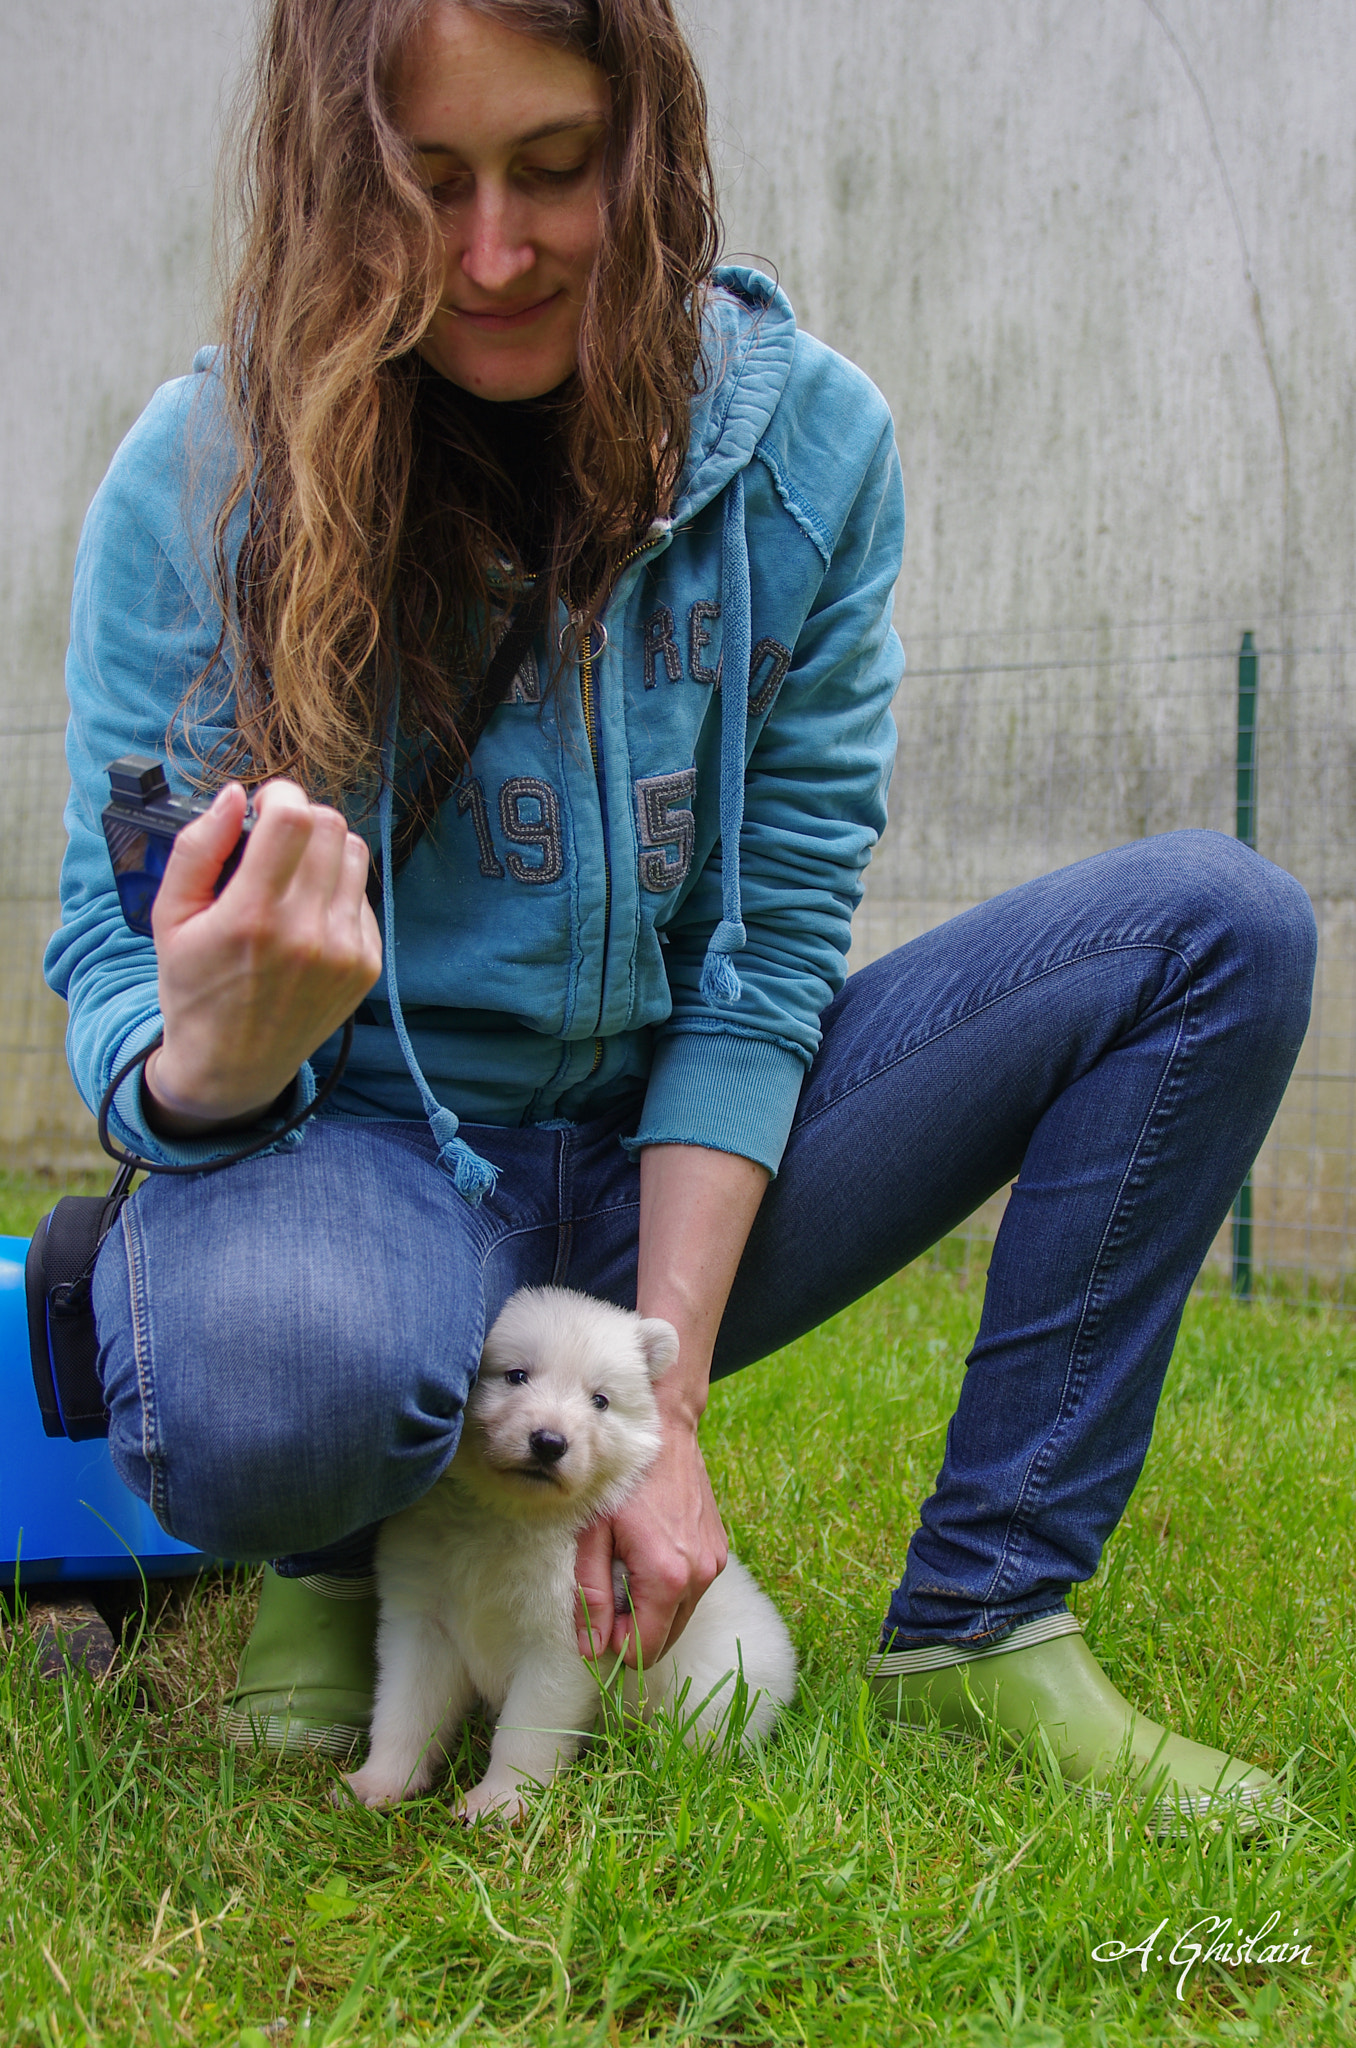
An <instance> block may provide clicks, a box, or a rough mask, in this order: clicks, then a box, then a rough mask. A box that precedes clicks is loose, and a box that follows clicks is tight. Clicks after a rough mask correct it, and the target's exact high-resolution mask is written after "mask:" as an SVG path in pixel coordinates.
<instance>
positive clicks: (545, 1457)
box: [527, 1429, 570, 1468]
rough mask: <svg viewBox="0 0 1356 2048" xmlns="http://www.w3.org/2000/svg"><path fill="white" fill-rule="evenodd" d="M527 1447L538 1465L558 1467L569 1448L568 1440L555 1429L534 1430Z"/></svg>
mask: <svg viewBox="0 0 1356 2048" xmlns="http://www.w3.org/2000/svg"><path fill="white" fill-rule="evenodd" d="M527 1447H528V1449H529V1450H530V1451H531V1453H532V1455H533V1457H534V1458H535V1459H536V1461H537V1463H538V1464H539V1465H545V1466H547V1467H548V1468H549V1467H550V1466H552V1465H558V1464H559V1463H560V1461H561V1459H562V1458H563V1457H564V1455H565V1453H566V1451H568V1450H569V1448H570V1440H569V1438H568V1437H566V1436H562V1435H561V1434H560V1432H559V1430H555V1429H534V1430H533V1432H532V1434H531V1436H530V1437H529V1438H528V1440H527Z"/></svg>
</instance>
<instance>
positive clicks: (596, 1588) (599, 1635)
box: [574, 1522, 615, 1657]
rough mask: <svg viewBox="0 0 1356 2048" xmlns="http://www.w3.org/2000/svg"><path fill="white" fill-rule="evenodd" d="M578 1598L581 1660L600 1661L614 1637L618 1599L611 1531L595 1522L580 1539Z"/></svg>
mask: <svg viewBox="0 0 1356 2048" xmlns="http://www.w3.org/2000/svg"><path fill="white" fill-rule="evenodd" d="M574 1568H575V1579H576V1590H577V1593H578V1598H577V1599H576V1601H575V1604H574V1624H575V1628H576V1630H577V1632H578V1638H579V1654H580V1656H581V1657H601V1656H602V1654H603V1652H604V1650H605V1649H606V1648H607V1645H608V1640H609V1638H610V1636H611V1634H612V1623H613V1614H614V1608H615V1596H614V1594H613V1591H612V1530H611V1527H610V1525H609V1524H608V1523H607V1522H595V1523H594V1524H593V1526H592V1527H591V1528H588V1529H585V1530H584V1532H583V1534H582V1535H581V1536H580V1538H579V1548H578V1551H577V1553H576V1556H575V1567H574Z"/></svg>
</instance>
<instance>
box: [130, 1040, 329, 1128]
mask: <svg viewBox="0 0 1356 2048" xmlns="http://www.w3.org/2000/svg"><path fill="white" fill-rule="evenodd" d="M164 1050H165V1049H164V1047H163V1046H157V1047H156V1049H155V1051H154V1052H153V1053H152V1054H151V1056H150V1058H149V1059H148V1060H147V1061H146V1063H145V1065H144V1066H143V1067H142V1069H141V1108H142V1114H143V1115H144V1116H145V1118H146V1122H147V1123H148V1124H149V1126H150V1128H151V1129H152V1130H153V1131H154V1132H155V1134H156V1136H157V1137H161V1138H206V1137H210V1136H211V1135H212V1133H213V1132H215V1131H234V1130H244V1129H247V1128H248V1127H249V1126H250V1125H252V1124H257V1123H260V1122H262V1121H263V1119H264V1118H265V1117H268V1116H270V1115H275V1114H281V1113H282V1111H283V1109H284V1107H285V1106H286V1105H287V1104H289V1103H290V1100H291V1097H292V1095H293V1093H294V1091H295V1089H296V1085H297V1078H296V1075H295V1074H294V1075H293V1076H292V1078H291V1080H290V1081H288V1082H287V1083H286V1085H285V1086H284V1087H282V1088H280V1089H279V1091H278V1093H277V1094H276V1095H274V1096H271V1097H269V1098H268V1099H267V1100H266V1101H263V1102H260V1103H258V1104H256V1105H247V1106H246V1107H245V1108H243V1109H236V1108H234V1107H232V1108H230V1109H228V1110H225V1111H223V1112H217V1111H214V1110H212V1109H205V1108H203V1107H201V1106H200V1105H198V1104H197V1103H194V1102H190V1101H187V1100H185V1099H183V1098H182V1097H180V1096H178V1095H176V1093H175V1091H174V1089H173V1087H172V1086H167V1085H166V1083H165V1078H164V1076H163V1074H162V1072H161V1064H162V1056H163V1054H164Z"/></svg>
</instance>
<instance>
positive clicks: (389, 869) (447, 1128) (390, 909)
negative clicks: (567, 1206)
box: [378, 624, 499, 1208]
mask: <svg viewBox="0 0 1356 2048" xmlns="http://www.w3.org/2000/svg"><path fill="white" fill-rule="evenodd" d="M392 648H393V659H394V664H395V702H394V704H393V705H392V706H391V725H390V730H389V732H388V733H387V735H386V744H385V746H384V747H383V748H382V761H381V806H380V810H379V812H378V822H379V824H380V828H381V920H382V946H383V951H384V958H385V964H386V1000H387V1002H388V1003H389V1004H390V1006H391V1023H392V1024H393V1025H394V1027H395V1035H396V1041H397V1043H398V1044H399V1046H400V1051H401V1054H402V1056H403V1058H404V1061H405V1065H406V1066H407V1067H408V1068H409V1070H410V1079H411V1080H412V1081H413V1082H414V1085H415V1087H416V1088H417V1089H418V1090H419V1099H420V1101H421V1102H422V1103H423V1105H424V1115H425V1116H426V1117H427V1118H428V1127H429V1129H430V1130H431V1131H432V1133H433V1135H434V1137H435V1138H436V1139H437V1141H438V1164H439V1166H441V1168H442V1169H443V1172H444V1173H445V1174H447V1175H448V1176H449V1178H450V1179H451V1182H452V1185H453V1186H454V1187H455V1188H456V1190H457V1193H458V1194H459V1195H462V1196H464V1197H465V1199H466V1200H467V1201H468V1202H469V1203H470V1204H471V1206H472V1208H478V1207H479V1205H480V1202H481V1199H482V1197H483V1196H485V1195H488V1194H490V1193H492V1192H493V1189H494V1184H495V1182H496V1180H497V1179H498V1178H499V1169H498V1167H496V1166H491V1164H490V1162H489V1160H488V1159H482V1158H481V1156H480V1154H479V1153H478V1152H473V1151H472V1150H471V1147H470V1146H469V1145H468V1144H467V1142H466V1140H465V1138H459V1137H458V1136H457V1118H456V1116H455V1115H454V1114H453V1112H452V1111H451V1110H450V1109H445V1108H444V1107H443V1105H442V1103H441V1102H439V1100H438V1098H437V1096H436V1095H435V1094H434V1092H433V1090H432V1089H431V1088H430V1087H429V1085H428V1082H427V1081H426V1080H425V1079H424V1075H423V1070H422V1069H421V1067H420V1065H419V1062H418V1060H417V1059H416V1058H415V1056H414V1047H413V1046H412V1045H411V1044H410V1034H409V1032H408V1031H407V1030H406V1029H405V1019H404V1016H403V1014H402V1012H401V1008H400V990H399V988H398V987H397V986H396V937H395V882H394V862H393V861H392V859H391V812H392V808H393V792H394V788H395V757H396V734H397V732H398V731H399V729H400V646H399V642H398V641H397V640H396V638H395V631H394V624H393V626H392Z"/></svg>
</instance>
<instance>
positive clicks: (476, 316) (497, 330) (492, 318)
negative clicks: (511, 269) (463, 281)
mask: <svg viewBox="0 0 1356 2048" xmlns="http://www.w3.org/2000/svg"><path fill="white" fill-rule="evenodd" d="M560 296H561V294H560V292H559V291H554V292H551V293H549V294H548V296H547V297H546V298H544V299H533V301H532V303H531V304H530V305H527V306H518V307H515V308H513V309H512V310H511V311H508V312H500V311H499V310H498V309H497V308H493V307H488V306H486V307H470V306H448V305H444V306H442V307H441V308H440V310H441V311H442V312H444V313H450V314H451V315H452V318H453V319H454V320H465V321H466V322H467V323H468V325H469V326H471V327H479V328H480V329H481V330H482V332H484V333H486V334H501V333H503V332H504V331H505V330H506V329H510V328H514V327H526V326H527V325H528V324H529V323H530V322H531V321H533V320H536V319H539V318H540V316H541V315H542V314H543V313H544V312H546V311H547V309H548V308H549V307H551V306H554V305H555V303H556V301H557V300H558V299H559V298H560Z"/></svg>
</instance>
